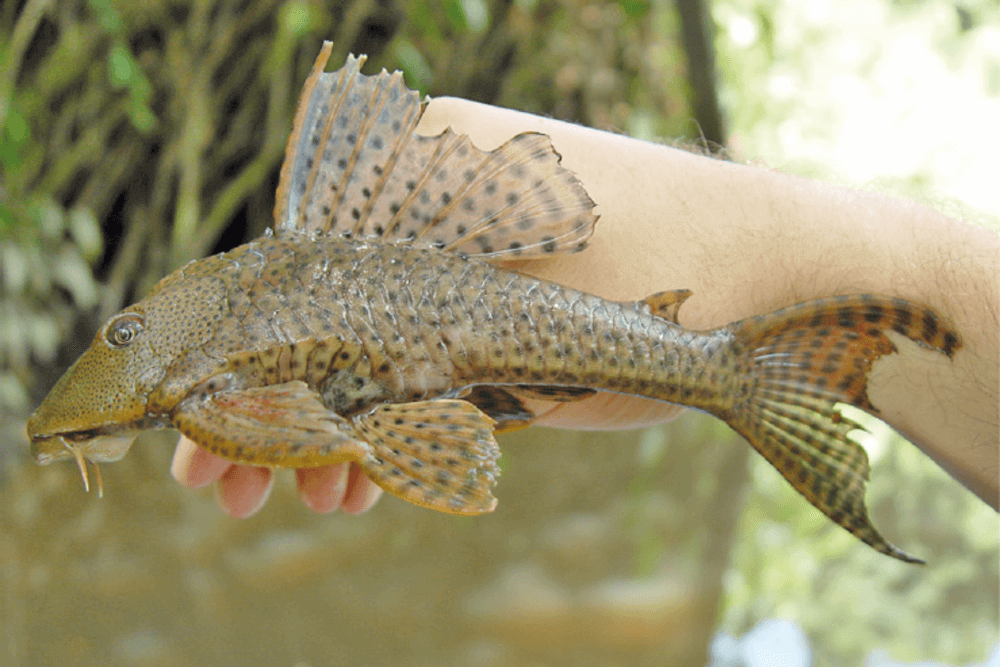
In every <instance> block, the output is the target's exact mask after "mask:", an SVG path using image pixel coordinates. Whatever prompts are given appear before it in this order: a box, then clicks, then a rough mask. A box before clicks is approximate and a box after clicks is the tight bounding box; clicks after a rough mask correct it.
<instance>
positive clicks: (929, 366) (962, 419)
mask: <svg viewBox="0 0 1000 667" xmlns="http://www.w3.org/2000/svg"><path fill="white" fill-rule="evenodd" d="M448 126H451V127H452V128H453V129H454V130H455V131H457V132H460V133H466V134H469V135H470V137H471V138H472V141H473V143H474V144H476V145H477V146H478V147H480V148H482V149H485V150H489V149H491V148H493V147H495V146H497V145H499V144H501V143H503V142H504V141H506V140H507V139H509V138H510V137H511V136H513V135H515V134H517V133H519V132H524V131H537V132H543V133H545V134H548V135H549V136H550V137H551V138H552V141H553V144H554V146H555V148H556V150H557V151H558V152H559V153H560V154H561V155H562V156H563V165H564V166H566V167H568V168H569V169H570V170H572V171H573V172H574V173H575V174H576V175H577V176H578V177H579V179H580V180H581V182H582V183H583V185H584V187H585V188H586V190H587V192H588V193H589V194H590V196H591V197H592V198H593V200H594V201H595V202H597V204H598V208H597V212H598V213H599V214H600V215H601V220H600V221H599V222H598V225H597V230H596V232H595V234H594V237H593V238H592V240H591V243H590V246H589V247H588V248H587V249H586V250H585V251H584V252H580V253H577V254H574V255H563V256H559V257H556V258H553V259H551V260H539V261H532V262H523V263H520V264H518V265H517V268H518V269H519V270H521V271H523V272H525V273H529V274H531V275H535V276H538V277H541V278H545V279H548V280H552V281H555V282H558V283H561V284H564V285H568V286H571V287H574V288H576V289H581V290H584V291H588V292H592V293H594V294H597V295H599V296H602V297H605V298H609V299H618V300H635V299H639V298H643V297H645V296H648V295H649V294H651V293H654V292H658V291H661V290H665V289H676V288H688V289H691V290H692V291H693V292H694V294H693V296H692V297H691V298H690V299H689V300H688V301H687V302H686V303H685V304H684V306H683V307H682V308H681V310H680V321H681V324H683V325H684V326H685V327H687V328H691V329H708V328H713V327H716V326H720V325H723V324H726V323H729V322H732V321H736V320H739V319H743V318H745V317H749V316H751V315H756V314H760V313H767V312H770V311H774V310H777V309H778V308H781V307H783V306H787V305H790V304H792V303H795V302H799V301H805V300H809V299H814V298H819V297H825V296H831V295H835V294H852V293H862V292H868V293H876V294H886V295H891V296H899V297H903V298H906V299H910V300H912V301H916V302H920V303H925V304H928V305H930V306H932V307H934V308H935V309H937V310H938V311H939V312H941V313H942V314H944V315H945V316H946V317H947V318H948V319H950V320H951V322H952V323H953V324H954V325H955V327H956V328H957V330H958V331H959V332H960V334H961V335H962V338H963V347H962V349H960V350H959V351H958V352H957V353H956V354H955V357H954V360H953V361H950V360H948V358H947V357H944V356H943V355H939V354H934V353H931V352H929V351H926V350H921V349H918V348H917V347H916V346H915V345H912V344H910V343H909V342H907V341H902V340H897V344H898V345H899V347H900V350H901V354H898V355H889V356H887V357H885V358H884V359H882V360H880V361H878V362H877V363H876V365H875V367H874V369H873V371H872V374H871V376H870V380H869V396H870V398H871V400H872V403H873V404H874V405H875V406H876V408H878V409H879V410H880V411H881V415H882V417H883V418H884V419H885V421H886V422H888V423H889V424H890V425H891V426H893V427H894V428H896V429H897V430H899V431H900V432H902V433H903V434H904V435H905V436H907V437H908V438H909V439H910V440H911V441H913V443H914V444H916V445H917V446H918V447H920V448H921V449H922V450H923V451H924V452H925V453H927V454H928V455H929V456H931V457H932V458H933V459H935V460H936V461H938V463H940V464H941V465H942V467H944V468H945V469H946V470H948V471H949V472H950V473H951V474H952V475H953V476H955V477H956V478H957V479H959V480H960V481H962V482H963V483H964V484H965V485H966V486H968V487H969V488H970V489H971V490H973V491H974V492H975V493H976V494H977V495H979V497H980V498H982V499H983V500H984V501H986V502H987V503H989V504H990V505H992V506H994V507H996V506H997V502H998V477H1000V466H998V426H997V424H998V421H1000V416H998V411H1000V408H998V384H1000V380H998V366H1000V354H998V349H997V340H998V336H1000V334H998V298H1000V297H998V292H997V278H996V277H997V275H998V274H1000V238H998V237H997V235H996V234H994V233H992V232H989V231H986V230H983V229H980V228H978V227H975V226H972V225H969V224H966V223H964V222H961V221H957V220H953V219H951V218H948V217H947V216H944V215H942V214H940V213H937V212H935V211H933V210H931V209H929V208H926V207H924V206H920V205H918V204H914V203H911V202H907V201H905V200H900V199H896V198H893V197H888V196H884V195H880V194H874V193H869V192H859V191H854V190H850V189H847V188H842V187H838V186H834V185H830V184H826V183H822V182H818V181H810V180H807V179H802V178H798V177H794V176H789V175H786V174H782V173H779V172H775V171H771V170H768V169H763V168H759V167H753V166H746V165H739V164H733V163H727V162H722V161H719V160H713V159H710V158H706V157H702V156H697V155H693V154H690V153H687V152H685V151H681V150H677V149H673V148H669V147H664V146H660V145H655V144H650V143H646V142H641V141H636V140H632V139H629V138H626V137H621V136H617V135H613V134H608V133H604V132H599V131H595V130H592V129H588V128H584V127H580V126H575V125H569V124H566V123H561V122H558V121H554V120H551V119H546V118H541V117H538V116H531V115H527V114H521V113H518V112H514V111H509V110H506V109H500V108H497V107H490V106H484V105H480V104H476V103H473V102H469V101H466V100H459V99H454V98H438V99H435V100H433V101H431V102H430V104H429V105H428V107H427V110H426V111H425V114H424V116H423V119H422V120H421V123H420V125H419V126H418V128H417V131H418V132H419V133H420V134H425V135H433V134H437V133H439V132H441V131H442V130H444V129H445V128H446V127H448ZM552 407H553V406H546V409H549V408H552ZM676 413H677V409H676V408H674V407H673V406H666V405H662V404H656V403H652V402H650V401H648V400H645V399H627V400H626V399H623V398H620V397H608V396H597V397H594V398H593V399H588V400H587V401H581V402H578V403H570V404H562V405H561V406H560V407H557V408H555V410H554V411H553V412H551V413H550V414H547V415H545V416H543V417H542V418H541V419H540V420H539V421H538V422H537V423H539V424H542V425H551V426H560V427H563V428H594V427H605V428H606V427H609V426H611V427H615V428H625V427H628V426H634V425H640V424H647V423H656V422H659V421H664V420H666V419H667V418H669V417H671V416H673V415H675V414H676ZM196 468H197V466H196ZM182 472H183V471H182ZM234 474H235V475H236V481H235V482H230V483H229V486H228V487H227V486H226V481H225V480H223V483H222V487H220V488H222V489H224V490H223V491H220V497H223V498H224V497H226V494H227V493H228V492H227V491H226V490H225V489H227V488H228V489H233V488H236V487H237V486H238V484H237V483H238V482H240V481H241V479H242V478H241V477H240V475H242V474H243V473H234ZM314 474H319V473H314ZM175 475H176V473H175ZM362 479H363V478H362ZM363 483H364V482H362V484H363ZM300 487H301V484H300ZM362 488H363V487H362Z"/></svg>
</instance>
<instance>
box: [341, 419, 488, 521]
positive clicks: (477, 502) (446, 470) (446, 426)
mask: <svg viewBox="0 0 1000 667" xmlns="http://www.w3.org/2000/svg"><path fill="white" fill-rule="evenodd" d="M353 423H354V428H355V429H356V431H357V433H358V435H359V436H360V437H361V438H363V439H364V440H366V441H367V442H368V443H369V444H370V445H371V453H370V455H369V456H368V457H367V458H365V459H363V460H362V461H361V462H360V463H361V468H362V470H363V471H364V473H365V474H366V475H367V476H368V477H369V479H371V480H372V481H373V482H375V483H376V484H378V485H379V486H381V487H382V488H383V489H385V490H386V491H388V492H389V493H392V494H393V495H396V496H399V497H400V498H403V499H404V500H408V501H410V502H411V503H414V504H415V505H420V506H422V507H429V508H431V509H436V510H440V511H442V512H449V513H451V514H482V513H484V512H490V511H492V510H493V508H495V507H496V503H497V500H496V498H495V497H494V496H493V493H492V491H491V488H492V487H493V484H494V483H495V482H496V479H497V477H498V476H499V474H500V468H499V466H497V459H498V458H499V457H500V450H499V448H498V447H497V444H496V440H494V439H493V420H491V419H490V418H489V417H487V416H486V415H485V414H483V413H482V412H481V411H480V410H479V409H478V408H476V406H474V405H472V404H471V403H469V402H467V401H462V400H457V399H439V400H431V401H419V402H414V403H394V404H386V405H382V406H379V407H378V408H376V409H375V410H373V411H371V412H369V413H367V414H365V415H361V416H359V417H355V418H354V420H353Z"/></svg>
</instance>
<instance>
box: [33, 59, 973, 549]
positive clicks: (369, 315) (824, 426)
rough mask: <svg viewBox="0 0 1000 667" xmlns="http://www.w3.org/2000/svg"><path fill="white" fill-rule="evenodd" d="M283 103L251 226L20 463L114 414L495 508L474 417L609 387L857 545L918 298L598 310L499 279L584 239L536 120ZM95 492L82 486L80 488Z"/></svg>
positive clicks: (109, 433)
mask: <svg viewBox="0 0 1000 667" xmlns="http://www.w3.org/2000/svg"><path fill="white" fill-rule="evenodd" d="M330 48H331V47H330V46H329V45H325V46H324V49H323V51H322V53H321V54H320V58H319V59H318V60H317V64H316V66H315V67H314V69H313V72H312V74H311V75H310V77H309V80H308V81H307V82H306V86H305V90H304V92H303V97H302V101H301V102H300V106H299V110H298V112H297V113H296V120H295V125H294V127H293V131H292V135H291V137H290V138H289V142H288V148H287V150H286V158H285V162H284V164H283V166H282V171H281V178H280V182H279V186H278V192H277V202H276V205H275V226H274V232H273V233H269V234H266V235H265V236H264V237H263V238H260V239H257V240H255V241H252V242H251V243H248V244H246V245H243V246H240V247H239V248H236V249H234V250H232V251H230V252H227V253H224V254H222V255H218V256H215V257H209V258H205V259H202V260H196V261H194V262H191V263H189V264H188V265H186V266H185V267H183V268H182V269H180V270H178V271H176V272H174V273H173V274H171V275H170V276H167V277H166V278H164V279H163V280H162V281H161V282H160V283H158V284H157V285H156V287H154V289H153V290H152V291H151V292H150V294H149V295H147V296H146V298H144V299H143V300H142V301H140V302H138V303H136V304H134V305H132V306H129V307H128V308H126V309H124V310H123V311H122V312H120V313H118V314H116V315H115V316H113V317H112V318H110V319H109V320H108V321H107V322H106V323H105V324H104V326H103V327H102V328H101V330H100V331H99V332H98V333H97V335H96V336H95V339H94V342H93V343H92V344H91V346H90V348H88V350H87V351H86V352H85V353H84V355H83V356H82V357H81V358H80V359H79V360H78V361H77V362H76V364H74V365H73V367H71V368H70V369H69V371H67V373H66V375H65V376H64V377H63V378H62V379H61V380H60V381H59V382H58V383H57V384H56V386H55V387H54V388H53V390H52V392H51V393H50V394H49V396H48V397H47V398H46V399H45V401H44V402H43V403H42V405H41V406H39V408H38V410H36V411H35V413H34V414H33V415H32V416H31V418H30V419H29V420H28V434H29V437H30V439H31V441H32V448H33V452H34V455H35V458H36V460H38V461H39V462H41V463H49V462H52V461H55V460H60V459H64V458H72V459H75V460H76V462H77V464H78V465H79V466H80V468H81V472H82V473H83V475H84V481H85V483H88V482H87V474H86V473H87V470H86V463H85V461H90V462H92V463H95V464H96V462H98V461H113V460H117V459H119V458H121V457H122V456H124V454H125V453H126V452H127V451H128V448H129V446H130V445H131V442H132V435H133V434H134V432H135V431H136V430H137V429H142V428H155V427H167V426H169V427H174V428H177V429H179V430H180V431H181V432H182V433H183V434H184V435H186V436H187V437H189V438H190V439H191V440H193V441H194V442H196V443H197V444H198V445H200V446H202V447H204V448H205V449H207V450H208V451H210V452H212V453H214V454H216V455H217V456H221V457H223V458H225V459H228V460H230V461H234V462H237V463H244V464H253V465H264V466H270V467H290V468H307V467H316V466H323V465H331V464H335V463H343V462H352V463H354V464H356V465H358V466H359V467H360V469H361V471H362V472H363V473H364V474H365V475H367V476H368V477H369V478H370V479H371V480H373V481H374V482H375V483H376V484H378V485H380V486H381V487H382V488H383V489H385V490H387V491H388V492H390V493H392V494H395V495H397V496H399V497H400V498H403V499H405V500H407V501H409V502H412V503H414V504H417V505H421V506H424V507H430V508H433V509H437V510H440V511H444V512H450V513H456V514H480V513H483V512H488V511H490V510H492V509H493V508H494V507H495V506H496V498H495V497H494V496H493V493H492V488H493V486H494V485H495V483H496V480H497V477H498V475H499V467H498V464H497V460H498V458H499V456H500V450H499V448H498V446H497V443H496V440H495V439H494V432H496V431H504V430H511V429H514V428H521V427H524V426H527V425H529V424H531V422H532V421H533V420H534V419H535V418H536V416H537V415H536V414H535V412H534V411H533V410H532V408H531V407H529V406H530V405H532V401H533V400H537V399H542V400H547V401H577V400H583V399H586V398H588V397H590V396H593V395H594V394H596V393H598V392H616V393H623V394H629V395H635V396H642V397H645V398H651V399H655V400H659V401H664V402H667V403H676V404H680V405H685V406H689V407H692V408H695V409H699V410H702V411H705V412H708V413H710V414H712V415H715V416H716V417H719V418H720V419H722V420H724V421H725V422H726V423H727V424H729V425H730V426H731V427H732V428H733V429H735V430H736V431H737V432H738V433H740V434H741V435H743V436H744V437H745V438H746V439H747V440H748V442H749V443H750V444H751V445H752V446H753V447H754V448H755V449H756V450H757V451H758V452H760V453H761V454H762V455H763V456H764V457H765V458H766V459H767V460H768V461H769V462H770V463H771V464H772V465H773V466H774V467H775V468H776V469H777V470H778V471H779V472H780V473H781V474H782V475H783V476H784V477H785V479H786V480H788V482H789V483H791V484H792V486H793V487H794V488H795V489H796V490H797V491H798V492H799V493H801V494H802V495H803V496H804V497H805V498H806V499H807V500H808V501H809V502H810V503H812V504H813V505H814V506H815V507H816V508H817V509H819V510H820V511H821V512H823V513H824V514H825V515H826V516H828V517H829V518H830V519H831V520H833V521H834V522H836V523H837V524H838V525H840V526H841V527H843V528H844V529H846V530H848V531H850V532H851V533H852V534H854V535H855V536H856V537H858V538H859V539H861V540H862V541H864V542H865V543H867V544H869V545H871V546H872V547H873V548H875V549H877V550H878V551H880V552H882V553H885V554H888V555H890V556H893V557H895V558H899V559H901V560H905V561H911V562H918V561H917V559H915V558H913V557H912V556H909V555H907V554H905V553H904V552H902V551H900V550H899V549H897V548H896V547H894V546H893V545H891V544H890V543H889V542H887V541H886V540H885V539H884V538H883V537H882V536H881V535H880V534H879V533H878V531H877V530H876V529H875V527H874V526H873V525H872V524H871V522H870V520H869V518H868V512H867V509H866V507H865V500H864V494H865V488H866V483H867V480H868V476H869V465H868V458H867V455H866V454H865V451H864V449H863V448H862V447H861V446H860V445H859V444H858V443H857V442H855V441H854V440H852V439H851V438H850V437H849V433H850V432H851V431H853V430H855V429H859V428H860V427H859V426H858V425H857V424H856V423H855V422H853V421H852V420H850V419H848V418H847V417H845V416H844V415H842V414H841V413H840V411H839V409H838V404H839V403H844V404H849V405H853V406H856V407H858V408H860V409H862V410H865V411H867V412H868V413H870V414H874V415H876V416H877V415H878V411H877V410H876V408H875V407H874V406H873V405H872V403H871V401H870V400H869V398H868V395H867V382H868V375H869V372H870V371H871V368H872V364H873V363H874V362H875V360H876V359H878V358H880V357H882V356H884V355H888V354H892V353H894V352H895V351H896V347H895V345H894V344H893V342H892V341H891V340H890V339H889V337H888V336H887V335H886V334H887V333H888V332H890V331H894V332H896V333H898V334H901V335H903V336H905V337H908V338H910V339H911V340H914V341H916V342H917V343H918V344H920V345H923V346H925V347H927V348H930V349H933V350H936V351H938V352H940V353H942V354H945V355H947V356H948V357H952V356H953V355H954V354H955V353H956V352H957V351H958V350H959V349H960V348H961V345H962V343H961V337H960V335H959V333H958V332H957V331H955V330H954V328H953V327H952V326H951V325H950V324H949V323H948V321H947V320H945V319H944V318H943V317H942V316H941V315H939V314H938V313H936V312H935V311H933V310H932V309H930V308H928V307H926V306H922V305H920V304H915V303H911V302H908V301H904V300H902V299H898V298H893V297H891V296H872V295H844V296H838V297H833V298H829V299H820V300H817V301H813V302H807V303H801V304H797V305H794V306H790V307H789V308H786V309H783V310H780V311H777V312H774V313H769V314H766V315H760V316H756V317H752V318H750V319H747V320H743V321H740V322H734V323H731V324H728V325H726V326H723V327H719V328H717V329H713V330H710V331H689V330H686V329H684V328H682V327H681V326H680V325H679V323H678V321H677V312H678V309H679V308H680V306H681V304H682V303H683V302H684V300H685V299H687V298H688V297H689V296H690V295H691V293H690V291H688V290H673V291H664V292H659V293H656V294H653V295H651V296H649V297H647V298H646V299H644V300H642V301H638V302H627V303H619V302H613V301H607V300H604V299H601V298H599V297H597V296H593V295H589V294H584V293H582V292H579V291H576V290H573V289H570V288H567V287H564V286H561V285H557V284H554V283H549V282H546V281H542V280H538V279H534V278H531V277H528V276H525V275H522V274H520V273H518V272H516V271H511V270H509V269H507V268H505V267H504V266H502V265H500V264H498V262H500V261H502V260H505V259H513V258H518V259H530V258H537V257H547V256H550V255H552V254H554V253H560V252H575V251H579V250H582V249H583V248H584V247H585V246H586V242H587V239H589V238H590V236H591V234H592V233H593V228H594V224H595V223H596V220H597V216H596V215H594V213H593V210H592V209H593V207H594V204H593V202H592V201H591V199H590V197H589V196H588V195H587V193H586V191H585V190H584V188H583V186H582V185H581V184H580V183H579V181H578V180H577V179H576V177H575V176H573V175H572V174H571V173H569V172H568V171H567V170H566V169H565V168H563V167H562V166H561V165H560V158H559V155H558V153H557V152H556V151H555V149H554V148H553V147H552V145H551V142H550V141H549V139H548V138H547V137H544V136H542V135H538V134H531V133H527V134H522V135H518V136H517V137H514V138H513V139H511V140H510V141H509V142H507V143H506V144H504V145H503V146H500V147H499V148H497V149H495V150H493V151H490V152H483V151H480V150H479V149H477V148H476V147H475V146H473V145H472V144H471V142H470V141H469V140H468V138H467V137H464V136H461V135H457V134H455V133H454V132H452V131H450V130H449V131H446V132H444V133H442V134H441V135H438V136H436V137H420V136H418V135H416V134H414V128H415V127H416V125H417V122H418V121H419V118H420V114H421V113H422V110H423V105H422V104H421V102H420V100H419V98H418V95H417V94H416V93H413V92H412V91H408V90H406V88H405V87H404V86H403V83H402V78H401V76H399V75H398V74H395V75H389V74H386V73H385V72H383V73H382V74H379V75H377V76H373V77H367V76H362V75H361V74H360V73H359V70H360V66H361V62H362V60H361V59H355V58H349V59H348V62H347V64H346V65H345V67H344V68H343V69H342V70H340V71H338V72H333V73H325V72H324V71H323V69H324V65H325V63H326V59H327V58H328V57H329V53H330ZM98 483H99V484H100V482H98Z"/></svg>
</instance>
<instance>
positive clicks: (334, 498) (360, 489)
mask: <svg viewBox="0 0 1000 667" xmlns="http://www.w3.org/2000/svg"><path fill="white" fill-rule="evenodd" d="M170 474H172V475H173V476H174V479H176V480H177V481H178V482H179V483H180V484H181V485H182V486H185V487H187V488H189V489H200V488H202V487H204V486H208V485H209V484H212V483H213V482H216V486H215V500H216V502H217V503H218V504H219V507H220V508H221V509H222V511H223V512H225V513H226V514H228V515H229V516H231V517H234V518H237V519H245V518H247V517H250V516H253V515H254V514H256V513H257V512H258V511H260V509H261V508H262V507H264V504H265V503H266V502H267V499H268V496H270V495H271V488H272V486H273V484H274V479H273V471H272V470H270V469H269V468H258V467H256V466H245V465H240V464H237V463H233V462H232V461H227V460H225V459H222V458H219V457H218V456H215V455H214V454H212V453H210V452H208V451H207V450H205V449H202V448H201V447H199V446H197V445H196V444H194V443H193V442H192V441H191V440H189V439H188V438H186V437H184V436H183V435H182V436H181V439H180V442H178V443H177V448H176V449H175V450H174V459H173V462H172V463H171V464H170ZM295 477H296V482H297V484H298V488H299V498H301V499H302V502H303V503H305V505H306V507H308V508H309V509H311V510H313V511H314V512H319V513H321V514H326V513H329V512H333V511H335V510H337V509H341V510H343V511H344V512H346V513H347V514H354V515H356V514H363V513H365V512H367V511H368V510H370V509H371V508H372V507H373V506H374V505H375V503H376V502H378V499H379V497H380V496H381V495H382V489H380V488H379V487H378V486H376V485H375V483H374V482H372V481H371V480H369V479H368V478H367V477H365V476H364V475H362V474H361V470H360V468H358V466H357V465H356V464H354V463H338V464H336V465H332V466H323V467H320V468H300V469H298V470H296V471H295Z"/></svg>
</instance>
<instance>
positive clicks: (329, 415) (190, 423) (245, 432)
mask: <svg viewBox="0 0 1000 667" xmlns="http://www.w3.org/2000/svg"><path fill="white" fill-rule="evenodd" d="M227 384H228V378H227V377H226V376H216V377H214V378H211V379H209V380H207V381H205V382H204V383H202V384H201V385H200V386H199V387H198V388H196V389H195V390H194V391H193V392H192V394H191V396H189V397H188V398H186V399H185V400H184V401H182V402H181V404H180V405H179V406H178V407H177V409H176V410H175V411H174V413H173V415H171V419H172V421H173V424H174V426H175V427H177V429H178V430H179V431H180V432H181V433H183V434H184V435H186V436H187V437H188V438H190V439H191V440H192V441H194V442H195V443H197V444H198V445H199V446H201V447H203V448H204V449H207V450H208V451H210V452H212V453H213V454H215V455H216V456H219V457H221V458H224V459H227V460H229V461H234V462H236V463H243V464H246V465H257V466H271V467H278V466H280V467H287V468H311V467H315V466H321V465H330V464H333V463H341V462H344V461H351V460H358V459H360V458H362V457H364V456H365V455H366V454H367V446H366V445H365V443H363V442H361V441H359V440H358V439H357V438H356V437H355V436H354V433H353V430H352V429H351V427H350V425H349V424H348V423H347V422H346V421H345V420H344V419H343V418H341V417H339V416H338V415H336V414H335V413H333V412H331V411H330V410H327V409H326V407H325V406H324V405H323V403H322V402H321V401H320V397H319V395H318V394H316V392H314V391H313V390H312V389H310V388H309V386H308V385H307V384H306V383H304V382H300V381H298V380H295V381H292V382H285V383H283V384H278V385H273V386H268V387H254V388H251V389H243V390H238V391H229V390H228V387H227Z"/></svg>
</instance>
